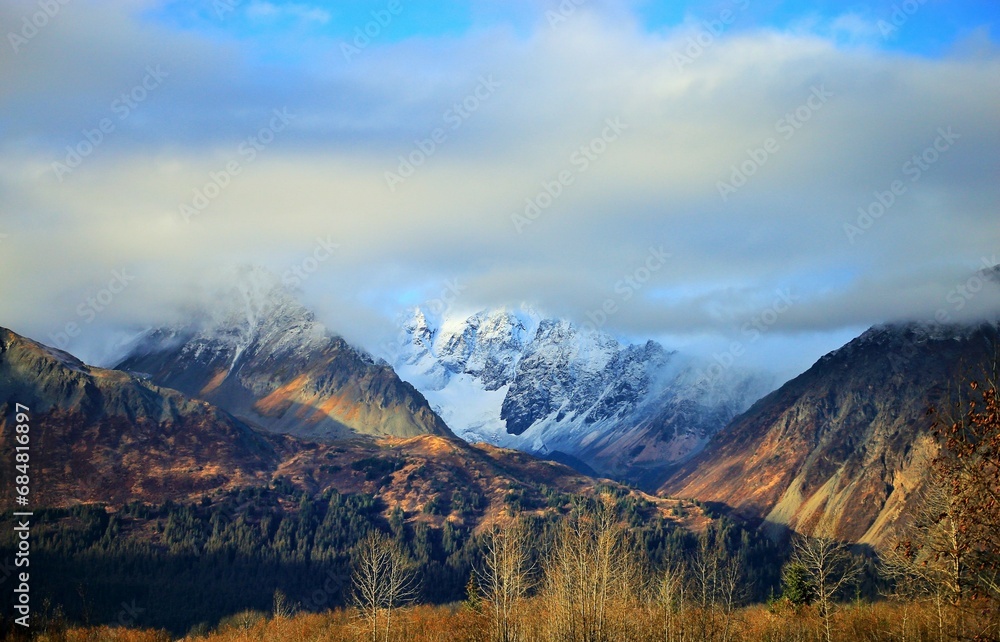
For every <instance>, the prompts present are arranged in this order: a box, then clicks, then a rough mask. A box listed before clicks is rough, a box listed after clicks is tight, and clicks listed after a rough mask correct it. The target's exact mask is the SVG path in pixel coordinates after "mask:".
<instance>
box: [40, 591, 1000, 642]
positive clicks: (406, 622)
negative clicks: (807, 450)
mask: <svg viewBox="0 0 1000 642" xmlns="http://www.w3.org/2000/svg"><path fill="white" fill-rule="evenodd" d="M945 616H946V619H945V621H944V630H939V625H940V623H941V621H940V620H939V614H938V613H937V612H936V611H935V610H934V609H933V608H932V606H931V605H926V604H914V603H910V604H900V603H889V602H880V603H876V604H870V603H858V604H847V605H841V606H840V607H839V608H838V610H837V612H836V614H835V617H834V635H833V639H834V640H837V641H843V642H891V641H900V642H903V641H906V642H931V641H938V640H957V639H974V636H975V635H976V633H979V632H982V631H984V628H985V627H987V626H988V625H989V621H988V620H989V619H990V618H992V619H993V622H994V624H993V626H996V614H995V613H993V614H991V613H986V614H985V615H984V614H983V613H982V612H980V613H979V614H978V615H977V613H976V611H975V610H974V609H970V610H967V611H965V612H964V614H963V615H962V616H961V617H962V618H964V627H965V635H964V636H963V637H961V638H960V637H959V636H957V635H956V629H955V627H956V623H957V622H958V614H957V613H955V612H951V613H947V614H945ZM551 619H552V618H551V609H550V605H547V604H546V603H545V602H544V601H543V600H540V599H531V600H527V601H526V602H525V604H524V609H523V612H522V620H521V624H522V626H521V628H520V631H521V633H522V635H523V638H522V639H523V640H525V642H535V641H538V642H542V641H546V642H547V641H550V640H567V642H569V641H570V640H573V638H566V637H559V636H556V635H554V634H553V631H552V630H551V625H552V623H551ZM665 624H666V621H665V614H664V613H663V611H662V610H660V609H658V608H657V607H656V606H655V605H652V604H650V605H634V606H632V607H629V608H618V609H616V611H615V613H613V614H612V615H611V617H609V618H608V631H607V634H606V637H605V638H604V639H606V640H608V641H619V640H621V641H627V642H647V641H648V642H654V641H665V640H666V641H667V642H669V641H670V640H677V641H679V640H684V641H688V642H702V641H705V640H714V641H718V642H722V641H723V640H727V642H779V641H780V642H786V641H795V642H819V641H820V640H822V639H823V627H822V622H821V619H820V617H819V615H818V614H817V613H816V611H815V609H813V608H810V607H805V608H798V609H797V608H794V607H791V606H787V605H781V604H778V605H774V606H764V605H756V606H750V607H745V608H742V609H738V610H736V611H735V612H734V613H733V614H732V615H731V618H730V619H729V620H728V622H727V621H726V616H725V614H724V613H722V612H702V611H699V610H697V609H694V608H688V609H686V610H685V611H684V612H683V613H681V614H679V615H678V614H675V615H674V617H673V624H674V627H673V629H672V632H671V633H670V634H668V633H667V632H666V631H665V626H664V625H665ZM727 624H728V626H727ZM990 632H991V633H992V635H994V636H995V635H997V631H996V630H992V631H990ZM489 633H490V632H489V624H488V618H487V617H485V616H484V615H482V614H480V613H478V612H476V611H473V610H471V609H469V608H468V607H465V606H461V605H453V606H416V607H412V608H409V609H406V610H403V611H400V612H399V615H398V616H395V620H394V623H393V627H392V635H391V636H390V638H389V640H390V642H490V634H489ZM37 639H39V640H50V641H51V642H57V641H58V642H64V641H65V642H105V641H107V642H167V641H168V640H170V639H171V638H170V637H169V636H168V635H166V634H165V633H163V632H157V631H138V630H126V629H112V628H108V627H98V628H87V629H82V628H78V629H71V630H69V631H67V632H65V633H63V634H60V635H57V636H52V637H48V638H46V637H44V636H43V637H39V638H37ZM370 639H371V638H370V632H369V631H366V630H365V626H364V624H363V623H362V622H361V620H360V618H358V617H357V614H356V613H354V612H353V611H352V610H344V609H339V610H336V611H328V612H326V613H321V614H315V613H301V614H297V615H295V616H292V617H285V618H259V617H248V618H245V619H243V620H241V618H240V617H238V616H237V617H233V618H228V619H227V621H226V623H225V624H223V625H221V626H220V627H218V629H217V630H216V631H214V632H212V633H210V634H208V635H204V636H190V637H187V638H184V641H185V642H196V641H197V642H258V641H259V642H304V641H307V642H364V641H366V640H370ZM384 639H385V638H384V631H379V641H380V642H381V641H382V640H384ZM982 639H991V638H989V637H984V638H982ZM574 642H575V641H574Z"/></svg>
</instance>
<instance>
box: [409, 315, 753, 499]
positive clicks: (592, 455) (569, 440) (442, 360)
mask: <svg viewBox="0 0 1000 642" xmlns="http://www.w3.org/2000/svg"><path fill="white" fill-rule="evenodd" d="M390 352H391V353H392V354H390V355H389V356H390V359H391V361H392V363H393V364H394V366H395V368H396V370H397V372H399V373H400V376H401V377H402V378H403V379H404V380H407V381H410V382H411V383H413V384H414V386H416V387H417V388H418V389H419V390H420V391H421V392H422V393H423V394H424V395H425V396H426V397H427V398H428V400H429V401H430V402H431V404H432V406H433V407H434V408H435V410H436V411H437V412H438V413H439V414H441V416H442V417H444V418H445V420H446V421H447V422H448V425H449V426H451V427H452V429H453V430H455V432H456V434H458V435H459V436H460V437H462V438H464V439H466V440H468V441H472V442H486V443H491V444H495V445H499V446H504V447H507V448H516V449H519V450H523V451H526V452H530V453H534V454H537V455H540V456H544V457H550V458H553V459H556V460H559V461H565V462H572V463H574V465H576V466H577V467H578V468H580V469H582V470H588V469H589V468H593V469H594V470H596V471H597V472H598V473H600V474H602V475H608V476H613V477H617V478H623V479H628V480H630V481H632V482H635V483H639V484H642V485H649V484H650V483H651V481H652V480H658V479H662V473H663V470H664V468H665V467H667V466H669V465H670V464H671V463H675V462H677V461H681V460H683V459H684V458H686V457H688V456H690V455H692V454H693V453H695V452H697V451H698V450H700V448H701V447H702V446H703V445H704V444H705V443H706V442H707V441H708V439H709V437H711V435H712V434H714V433H715V431H717V430H719V429H720V428H722V427H723V426H724V425H725V423H726V422H727V421H728V420H729V419H730V418H731V417H732V416H734V415H735V414H736V412H739V411H742V410H744V409H746V407H747V406H749V402H750V401H752V400H754V399H757V398H758V397H759V396H760V395H761V394H763V393H764V392H766V391H767V390H769V389H770V388H769V387H768V384H769V383H770V380H769V379H765V378H763V377H757V376H747V375H743V374H738V375H737V374H735V372H733V373H729V374H733V375H734V376H733V377H732V379H733V381H731V382H728V381H727V382H726V384H725V385H722V386H713V385H710V382H706V381H702V380H699V377H698V375H697V374H696V369H695V367H694V364H693V363H692V362H691V361H690V360H688V359H686V358H685V357H683V356H681V355H678V354H677V353H674V352H669V351H667V350H665V349H664V348H663V347H662V346H661V345H659V344H658V343H656V342H654V341H648V342H646V343H645V344H623V343H621V342H619V341H618V340H616V339H615V338H613V337H611V336H610V335H607V334H604V333H602V332H597V331H588V330H584V329H582V328H579V327H577V326H575V325H573V324H572V323H570V322H568V321H565V320H561V319H545V318H541V317H540V316H539V315H538V314H537V313H535V312H533V311H526V310H516V311H512V310H508V309H503V308H501V309H493V310H484V311H481V312H478V313H476V314H473V315H470V316H453V317H446V318H443V319H430V318H428V316H427V315H426V314H425V313H424V312H423V311H421V310H420V309H416V310H414V311H413V313H412V315H411V316H410V317H408V318H407V319H405V320H404V322H403V324H402V333H401V336H400V339H399V341H398V344H397V345H395V346H393V347H392V348H391V350H390ZM722 388H725V392H724V393H722V394H720V393H719V391H720V389H722Z"/></svg>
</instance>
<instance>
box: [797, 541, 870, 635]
mask: <svg viewBox="0 0 1000 642" xmlns="http://www.w3.org/2000/svg"><path fill="white" fill-rule="evenodd" d="M792 562H793V563H795V564H800V565H801V566H802V567H803V568H804V569H806V571H808V573H809V574H810V575H811V576H812V578H813V581H814V582H815V586H816V604H817V606H818V607H819V612H820V617H821V618H822V619H823V632H824V638H825V639H826V642H831V640H832V639H833V625H832V617H833V613H832V610H833V604H834V601H835V600H836V598H837V595H838V594H839V593H840V591H841V590H842V589H843V588H844V587H846V586H848V585H850V584H851V583H852V582H854V581H855V580H856V579H857V578H858V576H859V575H860V574H861V565H860V564H859V563H858V561H857V560H856V559H855V558H854V556H853V555H851V552H850V550H849V549H848V547H847V545H846V544H844V543H843V542H838V541H836V540H834V539H830V538H828V537H798V538H796V539H795V541H794V551H793V552H792Z"/></svg>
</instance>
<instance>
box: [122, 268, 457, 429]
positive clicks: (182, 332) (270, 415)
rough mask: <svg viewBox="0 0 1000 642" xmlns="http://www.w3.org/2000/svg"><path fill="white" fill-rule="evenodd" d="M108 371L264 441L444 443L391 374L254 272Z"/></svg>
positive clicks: (428, 414) (433, 421) (410, 391)
mask: <svg viewBox="0 0 1000 642" xmlns="http://www.w3.org/2000/svg"><path fill="white" fill-rule="evenodd" d="M116 367H117V368H118V369H122V370H128V371H130V372H135V373H142V374H143V375H145V376H149V377H150V378H151V379H152V380H153V381H154V382H156V383H157V384H159V385H163V386H168V387H171V388H175V389H177V390H180V391H181V392H183V393H185V394H187V395H190V396H192V397H196V398H199V399H205V400H206V401H209V402H211V403H213V404H215V405H217V406H219V407H220V408H224V409H225V410H227V411H229V412H231V413H233V414H234V415H236V416H238V417H241V418H243V419H245V420H246V421H249V422H251V423H253V424H256V425H259V426H262V427H264V428H266V429H268V430H270V431H272V432H278V433H288V434H292V435H296V436H299V437H306V438H319V439H329V438H344V437H348V436H351V435H353V434H367V435H387V436H396V437H412V436H417V435H422V434H433V435H450V434H451V432H450V431H449V430H448V427H447V426H446V425H445V424H444V422H443V421H442V420H441V418H440V417H438V416H437V415H436V414H435V413H434V411H433V410H431V408H430V406H428V405H427V402H426V400H425V399H424V398H423V396H422V395H421V394H420V393H419V392H417V391H416V390H415V389H414V388H413V387H412V386H411V385H409V384H407V383H404V382H403V381H401V380H400V379H399V377H397V376H396V373H395V372H394V371H393V370H392V368H391V367H389V366H388V365H385V364H376V363H375V362H374V361H373V360H372V359H371V358H370V357H369V356H368V355H366V354H364V353H363V352H360V351H358V350H356V349H354V348H353V347H351V346H350V345H348V343H347V342H346V341H344V340H343V339H342V338H340V337H337V336H334V335H332V334H331V333H330V332H328V331H327V329H326V328H325V327H324V326H323V325H322V324H320V323H318V322H317V321H316V320H315V318H314V316H313V315H312V313H311V312H309V311H308V310H306V309H305V308H304V307H303V306H302V305H301V304H299V303H298V302H297V301H296V300H295V299H294V298H293V297H292V296H291V295H290V294H288V292H286V290H285V289H284V288H283V287H282V286H281V284H280V283H277V282H276V281H275V280H274V278H273V277H271V276H270V275H268V274H266V273H264V272H261V271H257V270H253V269H251V270H246V271H244V272H243V273H241V274H240V275H239V278H238V279H237V282H236V283H235V284H234V285H233V286H232V287H231V288H230V289H228V290H227V291H225V292H223V293H221V295H220V297H219V299H218V301H217V304H216V305H213V306H212V308H211V309H210V310H200V311H197V312H195V313H194V314H193V315H192V321H191V322H190V323H189V324H186V325H184V326H181V327H172V328H161V329H158V330H154V331H152V332H149V333H148V334H146V335H145V336H144V337H142V338H141V339H140V340H139V342H138V343H137V344H136V345H135V346H133V347H132V349H131V351H130V353H129V355H128V356H127V357H126V358H125V359H124V360H123V361H121V362H120V363H119V364H118V365H117V366H116Z"/></svg>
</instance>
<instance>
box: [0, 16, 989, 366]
mask: <svg viewBox="0 0 1000 642" xmlns="http://www.w3.org/2000/svg"><path fill="white" fill-rule="evenodd" d="M392 6H394V5H391V4H390V3H389V2H388V1H385V2H381V1H379V2H370V3H360V2H338V3H319V2H309V1H308V0H300V1H298V2H281V1H278V0H268V1H265V0H218V1H217V2H216V0H200V1H194V0H185V1H170V0H74V2H72V3H68V4H65V5H60V7H61V8H60V10H59V12H58V13H57V14H56V15H54V16H49V17H46V16H43V17H42V19H40V22H43V23H44V24H43V25H42V26H41V27H40V28H38V29H36V30H35V31H36V33H28V32H24V25H25V24H26V23H25V20H31V19H33V17H34V16H36V15H37V14H38V12H39V5H38V4H37V2H36V1H33V0H11V1H10V2H5V3H3V5H2V6H0V33H4V34H6V37H5V38H4V42H2V43H0V270H2V273H3V274H4V275H13V277H11V278H5V279H2V280H0V325H4V326H8V327H13V329H15V330H17V331H20V332H22V333H24V334H27V335H28V336H33V337H36V338H42V339H44V338H45V337H46V336H50V335H51V333H53V332H56V331H59V330H60V329H61V328H65V326H66V324H67V323H74V322H75V323H79V322H80V321H81V320H82V319H81V315H80V306H81V305H84V306H86V301H87V300H88V297H91V296H93V295H94V293H95V292H99V291H100V290H101V288H102V287H103V285H106V283H107V281H108V280H109V278H110V277H109V275H110V274H112V273H113V271H114V270H122V269H128V270H131V271H132V272H131V273H134V274H135V275H136V278H135V279H134V281H133V282H131V284H130V285H129V287H128V288H127V290H126V291H125V292H123V293H121V295H120V296H116V297H115V299H114V301H113V302H112V303H111V304H109V305H107V306H104V307H103V308H102V310H101V311H100V314H98V315H96V316H95V318H94V319H93V320H92V321H87V322H86V324H85V327H84V331H83V332H82V333H81V335H80V337H79V338H78V339H77V341H76V343H74V344H73V345H71V346H67V347H70V348H72V349H74V350H77V351H78V352H80V353H81V354H95V353H97V352H99V349H98V348H95V347H94V346H98V347H99V346H101V345H104V344H105V343H106V342H107V341H109V340H110V339H108V337H114V336H118V335H117V334H116V333H118V332H123V331H125V330H127V329H129V328H133V329H134V328H136V327H143V326H145V325H150V324H157V323H161V322H162V320H163V319H165V318H171V316H172V315H174V316H176V315H177V314H178V313H179V312H178V311H179V310H183V309H185V306H187V305H190V303H191V300H192V298H197V295H196V294H194V293H195V292H197V291H199V289H204V288H203V287H202V286H203V285H204V284H205V283H206V282H207V281H210V280H211V278H212V277H210V276H206V275H210V274H212V273H213V271H218V270H219V269H221V268H222V267H225V266H229V265H232V264H238V263H258V264H262V265H264V266H265V267H269V268H271V269H273V270H274V271H275V272H276V273H277V274H279V275H281V274H284V273H286V272H288V271H289V270H292V269H294V268H296V267H297V266H301V265H303V262H307V261H309V260H310V257H313V255H314V253H315V252H317V251H318V250H317V248H318V247H320V246H321V245H322V243H324V242H325V243H332V242H335V243H336V245H337V250H336V251H335V252H332V253H326V252H321V254H322V256H324V259H323V261H322V262H321V263H320V264H318V265H317V266H316V269H315V270H313V271H310V272H309V273H308V275H307V276H308V278H303V279H298V281H301V282H300V283H296V285H297V286H299V287H301V289H302V290H303V293H304V296H305V297H306V298H307V300H308V301H309V303H310V304H312V305H314V306H315V307H317V309H318V310H320V313H321V315H322V316H323V318H324V319H325V320H326V321H327V322H328V323H329V325H330V326H331V327H333V328H335V329H336V330H337V331H339V332H341V333H343V334H344V335H345V336H347V337H348V338H349V339H351V340H353V341H355V342H357V343H359V344H361V345H364V346H377V345H379V344H380V342H381V341H382V340H383V339H384V337H385V336H387V335H392V334H393V333H394V327H393V323H394V318H393V317H394V315H395V314H396V313H398V312H399V311H401V309H402V308H403V307H404V306H406V305H411V304H413V303H414V302H420V301H433V300H435V299H436V298H439V297H440V295H441V293H442V292H446V291H448V290H449V288H451V287H453V286H454V284H456V283H457V284H459V285H460V290H461V293H462V294H461V296H460V297H458V300H457V301H456V303H455V306H456V311H459V312H464V311H468V312H471V311H474V310H475V309H477V308H481V307H487V306H495V305H508V306H515V307H516V306H519V305H520V304H522V303H529V304H531V305H532V306H533V307H535V308H538V309H540V310H542V311H543V312H547V313H549V314H552V315H559V316H565V317H568V318H570V319H575V320H578V321H584V320H586V319H588V318H591V316H592V315H591V313H593V312H594V310H596V309H600V308H601V307H602V306H603V305H604V304H605V303H606V302H607V301H609V300H610V301H611V302H612V303H613V304H614V307H615V309H616V312H615V314H613V315H612V316H611V317H609V318H608V320H607V323H606V325H605V326H603V329H605V330H607V331H609V332H612V333H614V334H616V335H618V336H621V337H625V338H630V339H636V340H642V339H645V338H647V337H661V338H663V339H664V341H665V342H667V343H668V344H670V345H690V346H694V347H696V348H697V349H701V350H705V351H707V352H711V351H714V350H718V349H719V346H723V347H725V346H727V345H729V344H730V343H731V341H733V340H734V339H735V340H739V339H740V337H742V336H743V335H742V333H741V328H742V327H743V326H744V325H745V324H746V323H747V321H748V320H752V319H754V318H757V317H759V316H760V315H761V314H762V313H763V312H766V311H767V310H768V308H769V306H771V305H772V303H773V301H774V300H775V296H776V292H779V291H781V292H792V293H793V294H794V295H795V298H796V304H795V305H794V306H791V307H790V309H788V310H787V311H783V312H782V314H781V315H780V316H779V317H778V318H777V320H776V321H775V323H774V324H773V325H771V326H769V327H768V332H767V333H766V335H767V336H766V337H765V339H764V340H762V341H760V342H758V343H756V344H755V346H754V350H755V351H756V353H757V354H756V356H748V358H747V359H748V362H749V361H750V360H751V359H759V360H761V361H768V360H770V361H772V362H774V363H775V364H776V365H778V366H780V367H783V368H785V370H792V371H794V370H801V369H803V368H805V367H807V366H808V365H809V364H810V363H812V361H814V360H815V359H816V358H818V357H819V356H821V355H822V354H823V353H824V352H825V351H827V350H829V349H832V348H835V347H837V346H838V345H840V344H841V343H843V342H844V341H845V340H846V339H849V338H850V337H851V336H854V335H856V334H857V333H859V332H860V331H861V330H863V329H864V328H865V327H867V326H869V325H871V324H874V323H880V322H886V321H894V320H928V319H932V318H934V317H935V315H936V314H938V313H944V314H945V315H946V316H947V317H948V318H949V319H952V320H971V319H977V318H983V317H985V316H989V315H992V314H995V313H996V307H997V306H996V301H997V297H995V296H992V295H989V296H988V295H986V294H980V293H979V292H980V291H983V292H985V290H977V293H976V295H975V296H971V297H966V296H965V295H964V294H961V293H960V292H959V290H958V288H961V287H964V286H965V284H966V283H967V282H968V279H969V278H971V277H970V275H975V273H976V270H979V269H981V268H982V267H984V265H987V264H991V261H992V263H996V262H997V261H996V260H995V256H996V253H997V251H998V248H1000V226H997V225H996V204H997V202H1000V185H998V182H997V180H996V176H997V170H998V169H1000V109H998V108H997V107H998V105H1000V49H998V47H997V34H998V30H1000V27H998V25H997V15H998V9H997V6H996V4H995V3H990V2H985V1H983V2H944V1H940V0H926V2H924V3H919V2H917V1H916V0H912V1H911V2H904V1H899V2H870V3H843V4H841V3H833V2H811V3H805V2H779V1H777V0H750V1H749V2H746V1H745V0H737V1H734V2H724V1H720V2H700V3H696V2H670V3H666V2H663V3H655V2H640V1H636V2H610V1H602V0H585V1H581V2H580V3H579V4H575V3H574V2H573V1H572V0H567V1H566V2H563V3H560V2H557V1H555V0H553V1H551V2H538V1H536V0H514V1H512V2H502V3H501V2H486V1H474V2H434V3H431V2H421V1H416V0H414V1H411V2H406V1H405V0H401V2H400V4H399V5H398V6H399V11H398V12H397V13H395V14H392V13H391V11H390V9H391V8H392ZM228 7H231V8H232V10H231V11H229V10H228V9H227V8H228ZM560 7H562V8H561V9H560ZM907 10H909V11H907ZM387 11H389V13H385V12H387ZM373 12H375V14H374V15H373ZM379 19H381V20H382V22H384V23H385V24H384V25H380V24H378V20H379ZM720 21H722V22H728V24H726V25H725V28H724V29H721V30H720V29H719V28H718V24H719V22H720ZM880 21H882V22H884V24H880ZM893 21H895V23H896V24H894V25H893V26H894V29H892V30H891V31H888V32H887V31H886V28H885V25H886V24H892V23H893ZM366 28H367V29H368V30H369V32H370V33H371V34H372V35H371V37H370V40H369V42H368V43H367V44H364V43H363V42H355V41H354V39H355V36H356V33H357V30H362V31H363V30H365V29H366ZM29 31H30V30H29ZM22 32H24V35H20V36H19V35H18V34H22ZM19 37H20V38H21V40H18V38H19ZM698 43H701V44H698ZM345 45H348V46H350V47H357V49H354V50H351V49H348V50H345V49H344V46H345ZM102 128H104V131H103V133H101V129H102ZM74 155H75V156H76V158H75V157H74ZM915 157H916V160H914V158H915ZM410 159H412V160H413V162H412V163H411V162H410ZM915 163H916V164H915ZM70 166H71V167H70ZM897 183H898V185H897ZM894 185H896V186H897V187H896V189H897V192H898V193H897V194H892V193H891V192H892V190H893V189H894V188H893V186H894ZM887 193H889V197H886V196H885V194H887ZM206 194H208V196H206ZM886 198H890V199H891V203H890V204H889V205H888V206H886V205H884V204H883V202H885V203H889V201H886V200H885V199H886ZM879 199H882V202H880V201H879ZM873 213H874V215H873ZM657 248H663V249H664V251H667V252H669V253H670V254H671V259H670V260H669V261H667V262H666V264H665V265H663V266H662V269H658V270H656V271H655V273H654V274H651V275H650V278H649V279H648V280H646V281H644V282H643V283H642V284H641V286H642V287H641V288H631V287H630V288H629V289H628V290H625V289H623V288H621V287H618V284H619V282H620V281H621V280H622V279H623V277H625V276H628V275H633V274H636V271H637V270H639V271H640V272H639V273H640V274H641V273H642V272H641V270H642V268H643V265H644V262H645V261H646V260H647V258H648V256H649V254H650V252H651V251H653V250H656V249H657ZM102 284H103V285H102ZM626 292H627V293H626ZM88 350H90V352H89V353H88V352H87V351H88ZM95 351H97V352H95Z"/></svg>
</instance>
